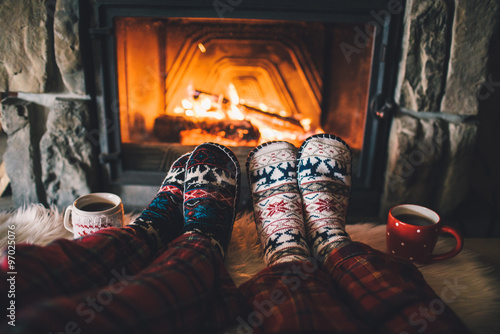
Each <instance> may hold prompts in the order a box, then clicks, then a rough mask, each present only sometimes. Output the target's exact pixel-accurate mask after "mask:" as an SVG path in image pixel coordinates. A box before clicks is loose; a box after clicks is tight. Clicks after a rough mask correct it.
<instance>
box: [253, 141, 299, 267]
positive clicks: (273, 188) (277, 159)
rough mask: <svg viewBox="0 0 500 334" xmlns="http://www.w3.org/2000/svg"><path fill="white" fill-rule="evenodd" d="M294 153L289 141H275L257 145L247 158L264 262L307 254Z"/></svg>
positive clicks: (292, 258)
mask: <svg viewBox="0 0 500 334" xmlns="http://www.w3.org/2000/svg"><path fill="white" fill-rule="evenodd" d="M296 154H297V149H296V148H295V147H294V146H293V145H292V144H290V143H287V142H284V141H274V142H268V143H265V144H262V145H260V146H258V147H256V148H255V149H253V150H252V152H250V154H249V155H248V158H247V162H246V168H247V175H248V183H249V187H250V190H251V193H252V200H253V207H254V216H255V225H256V227H257V233H258V234H259V239H260V241H261V244H262V247H263V249H264V259H265V261H266V263H267V265H271V264H275V263H281V262H287V261H295V260H306V259H307V257H309V248H308V245H307V241H306V239H305V235H306V234H305V227H304V221H303V216H302V200H301V197H300V194H299V188H298V184H297V174H296Z"/></svg>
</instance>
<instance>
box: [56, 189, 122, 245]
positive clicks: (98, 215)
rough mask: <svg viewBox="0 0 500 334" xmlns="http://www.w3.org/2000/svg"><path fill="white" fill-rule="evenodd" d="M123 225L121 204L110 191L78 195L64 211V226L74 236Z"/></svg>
mask: <svg viewBox="0 0 500 334" xmlns="http://www.w3.org/2000/svg"><path fill="white" fill-rule="evenodd" d="M121 226H123V204H122V200H121V199H120V197H118V196H117V195H115V194H111V193H92V194H88V195H84V196H81V197H78V198H77V199H76V200H75V201H74V202H73V204H72V205H70V206H68V207H67V208H66V211H65V212H64V227H66V229H67V230H68V231H70V232H73V235H74V237H75V238H79V237H82V236H84V235H88V234H91V233H94V232H97V231H99V230H101V229H103V228H106V227H121Z"/></svg>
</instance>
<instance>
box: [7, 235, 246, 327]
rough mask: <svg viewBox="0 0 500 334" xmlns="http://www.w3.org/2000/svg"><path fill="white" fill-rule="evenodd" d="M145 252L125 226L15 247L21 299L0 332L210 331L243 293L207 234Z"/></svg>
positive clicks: (231, 315) (226, 318) (230, 316)
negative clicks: (153, 253) (13, 319)
mask: <svg viewBox="0 0 500 334" xmlns="http://www.w3.org/2000/svg"><path fill="white" fill-rule="evenodd" d="M148 252H149V251H148V249H147V248H145V243H144V242H143V241H142V239H141V238H138V237H137V236H136V235H135V232H133V230H132V229H128V228H122V229H106V230H103V231H100V232H98V233H96V234H93V235H91V236H88V237H84V238H82V239H81V240H79V241H77V242H70V241H66V240H58V241H56V242H54V243H52V244H51V245H49V246H47V247H38V246H28V245H26V246H20V247H19V248H18V254H17V258H18V262H19V264H20V267H19V269H18V275H17V277H18V278H19V279H20V281H22V284H21V282H20V285H18V288H17V291H18V293H19V295H18V297H17V298H16V299H17V300H19V301H20V302H21V301H23V302H24V303H23V307H21V308H18V309H17V314H16V327H10V326H8V325H7V324H5V323H4V324H3V327H2V328H0V332H1V331H2V330H5V329H9V330H11V331H12V330H15V331H16V332H26V333H30V332H33V333H41V332H46V333H49V332H54V333H56V332H57V333H59V332H67V331H68V330H70V331H73V332H79V330H80V329H81V330H82V332H83V333H86V332H87V333H181V332H182V333H189V332H210V331H213V330H217V329H221V328H222V327H224V326H227V324H228V322H230V321H234V320H235V319H236V314H237V313H238V312H239V307H240V302H241V295H240V293H239V291H238V289H237V288H236V286H235V285H234V283H233V281H232V279H231V278H230V277H229V274H228V273H227V271H226V270H225V268H224V265H223V262H222V259H221V258H220V255H219V254H218V253H217V251H216V250H215V248H214V247H213V246H212V245H211V242H210V240H209V239H208V238H206V237H203V236H200V235H196V234H191V235H183V236H181V237H179V238H177V239H176V240H174V242H173V243H172V244H171V246H170V247H169V248H168V249H164V250H163V251H162V252H160V255H159V256H158V257H156V258H155V259H154V260H153V261H151V259H150V258H149V256H150V255H151V254H149V253H148ZM21 263H22V267H21ZM1 275H2V283H3V282H5V280H4V279H3V276H4V275H5V271H3V270H2V272H1ZM37 289H42V291H41V292H39V293H36V290H37ZM30 293H34V295H33V296H32V297H30ZM2 321H5V320H2Z"/></svg>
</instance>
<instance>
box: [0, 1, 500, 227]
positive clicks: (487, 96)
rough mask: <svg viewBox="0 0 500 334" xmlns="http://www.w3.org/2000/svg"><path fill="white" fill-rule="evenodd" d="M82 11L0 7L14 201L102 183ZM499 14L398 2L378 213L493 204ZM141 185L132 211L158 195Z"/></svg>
mask: <svg viewBox="0 0 500 334" xmlns="http://www.w3.org/2000/svg"><path fill="white" fill-rule="evenodd" d="M233 10H237V7H234V8H233ZM89 14H91V3H87V2H81V3H80V4H79V2H78V1H77V0H58V1H57V2H56V1H55V0H48V1H46V2H45V3H44V2H40V1H36V0H27V1H22V2H21V1H14V0H8V1H4V2H2V4H0V17H1V18H2V20H1V22H0V26H2V27H1V29H2V31H3V32H4V33H3V34H2V37H1V38H0V50H1V51H0V52H1V53H0V92H5V94H4V93H3V94H2V96H3V97H6V96H9V97H7V98H4V99H3V100H2V111H1V112H2V128H3V131H5V133H6V134H7V135H8V143H7V149H6V153H5V155H4V158H3V160H4V161H5V167H6V170H7V174H8V175H9V177H10V179H11V189H12V195H13V200H14V204H15V205H16V206H20V205H22V204H24V203H32V202H41V203H44V204H54V205H57V206H59V207H64V206H66V205H68V204H70V203H71V202H72V200H73V199H74V198H75V197H77V196H79V195H81V194H84V193H88V192H90V191H95V190H100V187H99V184H103V182H105V181H106V180H103V179H102V173H101V172H100V168H101V167H100V162H99V159H98V158H97V156H98V154H99V140H102V138H100V136H99V131H98V130H96V129H97V128H98V127H97V124H99V122H101V123H103V122H104V123H105V120H98V119H93V117H92V115H93V109H95V102H94V101H95V99H99V90H100V87H97V88H94V87H95V85H94V84H93V81H94V78H93V76H94V73H93V71H92V63H93V61H94V59H92V54H91V53H89V52H87V51H88V50H86V48H88V47H89V45H90V41H89V40H88V35H87V34H84V33H82V31H85V30H86V29H88V26H89V22H85V20H81V19H80V18H83V17H88V16H89ZM499 17H500V3H499V1H494V0H488V1H483V0H463V1H462V0H456V1H451V0H446V1H445V0H438V1H434V0H423V1H416V0H408V1H406V6H405V12H404V31H403V32H402V35H403V40H402V47H401V52H400V56H401V57H400V59H399V71H398V80H397V85H396V89H395V91H394V101H395V102H396V103H397V105H398V106H399V107H398V108H394V109H393V112H392V119H391V129H390V133H389V144H388V154H387V156H386V157H380V159H384V160H386V171H385V179H384V182H383V187H382V189H381V196H380V210H379V216H380V217H381V218H382V219H383V217H385V216H386V213H387V210H388V209H389V208H390V207H391V206H392V205H394V204H396V203H401V202H411V203H417V204H423V205H427V206H430V207H432V208H434V209H436V210H438V211H439V212H440V213H442V214H443V215H445V216H446V215H448V216H453V215H454V214H455V213H456V212H457V211H460V209H461V208H462V207H463V205H464V203H468V202H470V198H471V194H482V196H484V201H483V202H486V203H487V204H491V206H492V207H494V208H497V209H496V210H498V207H499V204H498V201H500V200H499V199H498V197H495V196H498V190H496V189H498V183H499V182H498V178H499V177H498V176H496V178H492V177H493V175H494V174H495V169H494V167H495V166H498V158H495V156H497V157H498V156H500V154H499V153H498V147H500V145H498V139H496V138H493V137H489V134H492V133H495V129H494V127H493V125H492V124H494V123H495V120H498V114H499V110H500V98H499V95H500V92H499V91H500V87H499V86H500V83H498V81H500V78H499V68H498V65H496V64H495V63H494V62H493V61H492V60H493V59H494V58H495V55H496V57H497V59H498V58H499V57H498V55H499V54H500V51H499V49H500V47H499V46H498V44H499V43H498V20H499ZM13 92H14V93H13ZM478 121H479V122H478ZM497 124H498V123H497ZM102 126H103V125H102V124H101V128H102ZM104 127H106V124H104ZM497 138H498V136H497ZM485 152H489V153H485ZM491 152H493V157H492V156H490V154H491ZM471 181H472V182H471ZM145 191H146V192H147V193H148V195H144V196H143V198H144V203H134V204H135V205H137V206H138V207H141V206H143V205H145V204H147V201H148V200H149V198H150V197H152V195H153V194H154V191H155V190H154V189H150V188H148V189H145ZM149 195H151V196H149ZM495 201H496V202H495ZM126 204H127V203H126ZM496 212H498V211H496Z"/></svg>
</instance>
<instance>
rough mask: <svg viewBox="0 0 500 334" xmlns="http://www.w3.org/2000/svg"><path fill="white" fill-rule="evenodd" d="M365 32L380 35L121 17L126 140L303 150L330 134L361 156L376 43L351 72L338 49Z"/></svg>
mask: <svg viewBox="0 0 500 334" xmlns="http://www.w3.org/2000/svg"><path fill="white" fill-rule="evenodd" d="M358 29H363V31H369V32H370V33H371V36H373V35H374V34H373V31H371V29H373V27H372V26H365V25H359V24H358V25H356V24H325V23H318V22H301V21H271V20H249V19H227V20H224V21H221V20H219V19H199V18H170V19H162V18H144V17H118V18H116V19H115V38H116V57H117V76H118V93H119V101H120V130H121V140H122V142H123V143H132V144H134V143H135V144H137V143H149V144H151V143H175V144H182V145H198V144H200V143H203V142H206V141H216V142H219V143H221V144H224V145H227V146H250V147H255V146H256V145H258V144H261V143H263V142H266V141H270V140H286V141H289V142H291V143H293V144H295V145H296V146H299V145H300V143H301V142H302V141H303V140H304V139H306V138H307V137H309V136H310V135H312V134H315V133H323V132H330V133H335V134H337V135H339V136H341V137H342V138H344V140H345V141H346V142H347V143H348V144H349V145H350V146H351V148H352V149H353V150H354V152H356V154H359V152H360V151H361V149H362V144H363V139H364V128H365V121H366V114H367V105H368V95H369V84H370V71H371V63H372V54H373V38H370V39H368V40H366V41H365V43H366V45H365V47H364V48H363V49H362V51H361V52H360V54H358V55H357V57H356V58H355V61H352V62H350V63H348V64H347V66H346V62H345V61H340V60H341V59H342V58H344V55H343V54H342V50H341V49H339V48H338V45H339V44H340V43H342V42H349V41H351V40H352V39H353V38H354V37H355V33H356V31H358ZM325 88H327V89H328V90H327V91H325Z"/></svg>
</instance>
